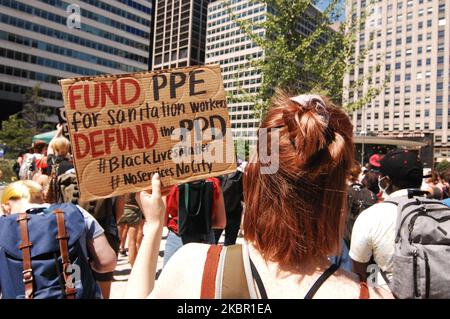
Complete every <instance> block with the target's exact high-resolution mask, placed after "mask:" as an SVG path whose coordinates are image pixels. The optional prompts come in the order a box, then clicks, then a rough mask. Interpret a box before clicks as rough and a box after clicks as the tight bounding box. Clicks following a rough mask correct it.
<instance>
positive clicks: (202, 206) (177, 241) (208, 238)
mask: <svg viewBox="0 0 450 319" xmlns="http://www.w3.org/2000/svg"><path fill="white" fill-rule="evenodd" d="M202 186H204V188H203V190H202V188H201V187H202ZM208 187H209V188H208ZM180 190H181V192H180ZM166 203H167V217H166V218H167V220H166V223H165V226H167V228H168V230H169V232H168V235H167V240H166V246H165V249H164V266H165V265H166V264H167V263H168V262H169V259H170V258H171V257H172V256H173V254H175V252H176V251H177V250H178V249H180V248H181V247H182V246H183V245H184V244H186V243H189V242H198V243H200V242H203V243H210V244H213V243H214V242H215V239H214V233H213V231H212V229H223V228H224V227H225V226H226V212H225V206H224V201H223V194H222V191H221V188H220V181H219V179H217V178H215V177H213V178H207V179H206V180H203V181H198V182H196V183H185V184H180V185H175V186H173V187H172V188H171V189H170V192H169V194H168V195H167V197H166ZM186 205H187V206H188V207H187V208H186ZM180 207H181V208H182V209H183V212H182V219H181V220H180ZM197 211H198V214H199V216H198V218H197V219H198V220H197V222H200V223H202V224H201V225H198V226H203V227H205V228H206V229H204V230H203V231H201V230H199V229H198V228H197V229H195V224H192V223H190V221H191V220H193V221H194V223H195V219H191V218H189V215H197ZM205 218H206V219H207V222H206V223H204V222H205ZM180 226H181V228H182V229H180ZM200 231H201V233H200Z"/></svg>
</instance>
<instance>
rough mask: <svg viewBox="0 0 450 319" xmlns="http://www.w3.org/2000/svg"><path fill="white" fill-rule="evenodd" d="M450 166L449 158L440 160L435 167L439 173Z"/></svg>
mask: <svg viewBox="0 0 450 319" xmlns="http://www.w3.org/2000/svg"><path fill="white" fill-rule="evenodd" d="M449 168H450V162H449V161H447V160H443V161H442V162H439V163H437V164H436V166H435V169H436V171H438V172H439V173H442V172H444V171H446V170H447V169H449Z"/></svg>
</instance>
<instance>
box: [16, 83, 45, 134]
mask: <svg viewBox="0 0 450 319" xmlns="http://www.w3.org/2000/svg"><path fill="white" fill-rule="evenodd" d="M43 101H44V99H43V98H42V97H41V88H40V86H39V84H36V85H35V86H34V87H33V88H31V89H29V90H27V92H26V93H25V101H24V104H23V108H22V111H21V116H22V119H23V120H24V121H25V126H26V127H27V128H35V129H37V131H38V132H41V131H44V130H45V128H44V122H45V119H46V117H47V116H49V115H50V113H49V110H48V108H46V107H43V106H42V102H43Z"/></svg>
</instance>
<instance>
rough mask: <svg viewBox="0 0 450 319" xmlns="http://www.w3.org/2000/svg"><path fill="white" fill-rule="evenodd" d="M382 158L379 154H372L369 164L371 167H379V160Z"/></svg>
mask: <svg viewBox="0 0 450 319" xmlns="http://www.w3.org/2000/svg"><path fill="white" fill-rule="evenodd" d="M382 158H383V155H380V154H373V155H372V156H371V157H370V159H369V163H370V165H372V166H373V167H377V168H379V167H380V160H381V159H382Z"/></svg>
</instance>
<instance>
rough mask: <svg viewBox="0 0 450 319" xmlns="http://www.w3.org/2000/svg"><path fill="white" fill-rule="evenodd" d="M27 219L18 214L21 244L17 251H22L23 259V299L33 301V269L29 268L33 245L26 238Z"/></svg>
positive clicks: (26, 216) (25, 214)
mask: <svg viewBox="0 0 450 319" xmlns="http://www.w3.org/2000/svg"><path fill="white" fill-rule="evenodd" d="M29 219H30V217H28V214H27V213H20V214H18V216H17V222H18V223H19V228H20V238H21V241H22V242H21V243H20V246H19V249H20V250H21V251H22V256H23V257H22V259H23V272H22V274H23V283H24V285H25V299H33V294H34V288H33V281H34V278H33V269H32V268H31V252H30V247H31V246H33V244H32V243H31V242H30V240H29V236H28V220H29Z"/></svg>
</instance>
